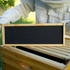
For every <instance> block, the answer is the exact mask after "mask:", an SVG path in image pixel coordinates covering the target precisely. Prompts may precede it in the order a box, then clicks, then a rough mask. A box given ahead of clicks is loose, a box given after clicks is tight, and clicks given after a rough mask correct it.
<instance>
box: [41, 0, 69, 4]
mask: <svg viewBox="0 0 70 70" xmlns="http://www.w3.org/2000/svg"><path fill="white" fill-rule="evenodd" d="M41 1H42V2H45V3H53V4H64V3H67V2H69V1H70V0H41Z"/></svg>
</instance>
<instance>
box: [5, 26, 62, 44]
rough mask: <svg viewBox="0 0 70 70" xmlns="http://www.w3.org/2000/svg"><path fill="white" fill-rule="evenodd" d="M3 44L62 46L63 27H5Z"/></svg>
mask: <svg viewBox="0 0 70 70" xmlns="http://www.w3.org/2000/svg"><path fill="white" fill-rule="evenodd" d="M5 44H63V26H17V27H15V26H11V27H5Z"/></svg>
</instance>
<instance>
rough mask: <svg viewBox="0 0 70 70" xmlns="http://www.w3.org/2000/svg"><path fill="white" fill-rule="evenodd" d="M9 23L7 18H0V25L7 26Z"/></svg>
mask: <svg viewBox="0 0 70 70" xmlns="http://www.w3.org/2000/svg"><path fill="white" fill-rule="evenodd" d="M9 23H10V21H9V19H8V18H7V17H0V24H9Z"/></svg>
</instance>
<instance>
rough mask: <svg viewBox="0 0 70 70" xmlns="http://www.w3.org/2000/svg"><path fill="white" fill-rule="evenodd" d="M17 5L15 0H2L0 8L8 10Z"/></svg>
mask: <svg viewBox="0 0 70 70" xmlns="http://www.w3.org/2000/svg"><path fill="white" fill-rule="evenodd" d="M14 5H15V0H0V7H1V8H4V9H5V8H6V9H7V8H8V7H9V6H10V7H11V6H14Z"/></svg>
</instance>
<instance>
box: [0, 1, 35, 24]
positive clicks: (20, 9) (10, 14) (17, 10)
mask: <svg viewBox="0 0 70 70" xmlns="http://www.w3.org/2000/svg"><path fill="white" fill-rule="evenodd" d="M22 1H23V2H22V3H21V4H19V5H17V6H15V7H14V8H11V9H9V10H7V11H5V13H4V14H3V15H2V16H1V17H0V24H9V23H10V22H15V21H17V20H19V19H20V18H21V17H22V16H23V17H25V18H27V17H28V14H29V12H30V11H34V0H22Z"/></svg>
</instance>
